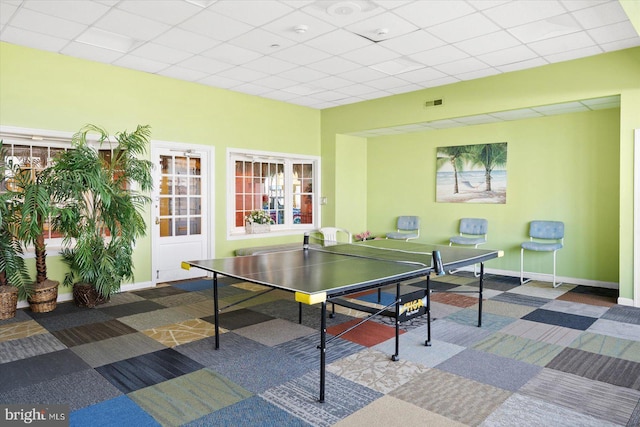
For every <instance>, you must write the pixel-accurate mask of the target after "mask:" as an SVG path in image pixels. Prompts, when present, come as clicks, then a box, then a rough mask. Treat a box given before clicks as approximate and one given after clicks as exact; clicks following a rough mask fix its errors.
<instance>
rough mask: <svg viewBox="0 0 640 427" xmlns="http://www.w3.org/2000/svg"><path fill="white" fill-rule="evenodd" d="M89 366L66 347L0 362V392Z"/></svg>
mask: <svg viewBox="0 0 640 427" xmlns="http://www.w3.org/2000/svg"><path fill="white" fill-rule="evenodd" d="M89 368H90V367H89V365H87V364H86V363H84V361H83V360H82V359H81V358H79V357H78V356H77V355H76V354H74V353H73V352H72V351H71V350H68V349H65V350H60V351H54V352H53V353H46V354H40V355H38V356H33V357H29V358H27V359H20V360H15V361H13V362H8V363H3V364H0V378H2V381H0V393H3V392H6V391H9V390H13V389H17V388H20V387H28V386H30V385H33V384H37V383H39V382H43V381H48V380H52V379H54V378H58V377H63V376H65V375H70V374H73V373H74V372H78V371H83V370H87V369H89Z"/></svg>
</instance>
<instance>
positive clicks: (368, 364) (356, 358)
mask: <svg viewBox="0 0 640 427" xmlns="http://www.w3.org/2000/svg"><path fill="white" fill-rule="evenodd" d="M428 369H429V368H427V367H426V366H423V365H419V364H416V363H412V362H410V361H408V360H403V359H400V360H399V361H396V362H394V361H392V360H391V358H390V357H389V355H388V354H386V353H382V352H380V351H376V350H372V349H366V350H363V351H360V352H358V353H356V354H353V355H351V356H349V357H345V358H344V359H340V360H338V361H337V362H334V363H332V364H331V365H329V366H328V367H327V370H328V371H329V372H333V373H334V374H336V375H339V376H341V377H344V378H347V379H350V380H351V381H353V382H357V383H358V384H362V385H364V386H366V387H369V388H371V389H373V390H377V391H379V392H381V393H384V394H386V393H389V392H390V391H392V390H395V389H396V388H398V387H400V386H402V385H403V384H405V383H406V382H408V381H410V380H411V379H412V378H414V377H415V376H416V375H417V374H421V373H424V372H426V371H427V370H428Z"/></svg>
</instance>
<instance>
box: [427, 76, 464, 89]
mask: <svg viewBox="0 0 640 427" xmlns="http://www.w3.org/2000/svg"><path fill="white" fill-rule="evenodd" d="M459 81H460V79H458V78H456V77H453V76H447V77H441V78H438V79H433V80H429V81H426V82H424V87H425V88H428V87H438V86H444V85H448V84H452V83H457V82H459Z"/></svg>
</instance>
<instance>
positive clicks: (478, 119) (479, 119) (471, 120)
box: [455, 114, 500, 125]
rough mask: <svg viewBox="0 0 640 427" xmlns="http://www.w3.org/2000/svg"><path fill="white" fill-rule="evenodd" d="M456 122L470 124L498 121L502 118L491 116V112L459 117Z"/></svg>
mask: <svg viewBox="0 0 640 427" xmlns="http://www.w3.org/2000/svg"><path fill="white" fill-rule="evenodd" d="M455 120H456V122H460V123H464V124H468V125H480V124H485V123H496V122H499V121H500V119H499V118H497V117H493V116H490V115H489V114H479V115H477V116H467V117H457V118H456V119H455Z"/></svg>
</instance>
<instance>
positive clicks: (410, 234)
mask: <svg viewBox="0 0 640 427" xmlns="http://www.w3.org/2000/svg"><path fill="white" fill-rule="evenodd" d="M418 237H420V217H419V216H407V215H405V216H399V217H398V221H397V223H396V231H394V232H391V233H387V239H395V240H406V241H407V242H408V241H409V240H412V239H417V238H418Z"/></svg>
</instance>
